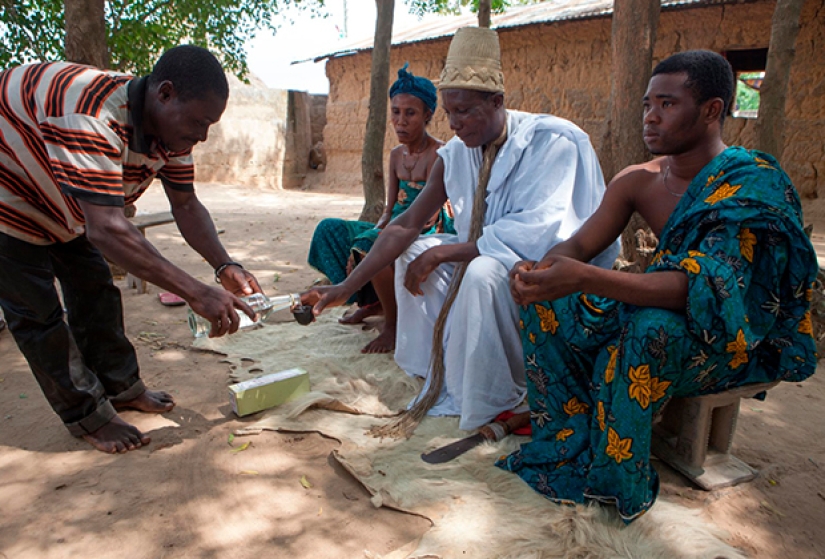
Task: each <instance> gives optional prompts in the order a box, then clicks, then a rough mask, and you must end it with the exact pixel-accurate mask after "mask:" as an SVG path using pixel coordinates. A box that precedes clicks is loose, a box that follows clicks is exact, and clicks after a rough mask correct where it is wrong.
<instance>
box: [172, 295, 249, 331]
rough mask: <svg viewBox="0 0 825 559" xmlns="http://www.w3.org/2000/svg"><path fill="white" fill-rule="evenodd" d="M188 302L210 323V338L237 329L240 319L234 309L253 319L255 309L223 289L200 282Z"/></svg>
mask: <svg viewBox="0 0 825 559" xmlns="http://www.w3.org/2000/svg"><path fill="white" fill-rule="evenodd" d="M188 303H189V306H190V307H192V310H193V311H195V312H196V313H198V314H199V315H201V316H202V317H204V318H205V319H207V320H208V321H209V322H211V323H212V330H210V331H209V337H210V338H218V337H220V336H223V335H224V334H234V333H235V332H237V331H238V325H239V324H240V319H239V317H238V313H237V312H236V311H235V309H238V310H240V311H242V312H244V313H246V315H247V316H248V317H249V318H251V319H252V320H255V311H253V310H252V309H251V308H250V307H249V305H247V304H246V303H244V302H243V301H241V300H240V299H239V298H238V297H237V296H235V295H233V294H232V293H230V292H229V291H227V290H225V289H219V288H217V287H212V286H209V285H203V284H202V288H201V289H200V290H198V292H197V294H196V296H195V297H193V298H191V299H190V300H189V301H188Z"/></svg>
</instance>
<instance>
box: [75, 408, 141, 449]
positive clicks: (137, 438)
mask: <svg viewBox="0 0 825 559" xmlns="http://www.w3.org/2000/svg"><path fill="white" fill-rule="evenodd" d="M83 438H84V439H85V440H86V441H87V442H89V443H90V444H91V445H92V446H93V447H95V448H96V449H98V450H99V451H101V452H105V453H107V454H117V453H121V454H122V453H124V452H128V451H130V450H135V449H136V448H140V447H142V446H143V445H146V444H149V443H150V442H152V439H151V438H149V437H147V436H146V435H144V434H143V433H141V432H140V431H138V429H137V427H135V426H133V425H129V424H128V423H126V422H125V421H123V420H122V419H121V418H120V417H119V416H117V415H116V416H114V417H113V418H112V420H111V421H110V422H109V423H107V424H106V425H104V426H103V427H101V428H100V429H98V430H97V431H94V432H92V433H89V434H88V435H83Z"/></svg>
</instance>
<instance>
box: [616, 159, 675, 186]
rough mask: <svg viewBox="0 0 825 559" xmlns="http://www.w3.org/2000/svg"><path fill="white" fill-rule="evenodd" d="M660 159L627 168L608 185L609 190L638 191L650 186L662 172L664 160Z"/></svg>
mask: <svg viewBox="0 0 825 559" xmlns="http://www.w3.org/2000/svg"><path fill="white" fill-rule="evenodd" d="M663 159H664V158H662V157H658V158H656V159H653V160H651V161H646V162H644V163H640V164H638V165H630V166H628V167H625V168H624V169H622V170H621V171H619V172H618V173H616V176H614V177H613V180H611V181H610V184H608V185H607V186H608V188H609V189H616V190H633V191H638V190H640V189H643V188H645V187H647V186H650V185H651V184H652V183H653V182H654V181H655V180H656V178H657V177H658V176H659V173H660V172H661V171H662V160H663Z"/></svg>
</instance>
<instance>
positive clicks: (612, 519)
mask: <svg viewBox="0 0 825 559" xmlns="http://www.w3.org/2000/svg"><path fill="white" fill-rule="evenodd" d="M336 314H337V313H336ZM374 336H375V333H374V332H363V331H362V330H361V328H359V327H357V326H345V325H341V324H338V323H337V320H336V318H334V317H331V315H330V314H329V313H328V314H327V315H324V316H322V317H320V318H319V320H318V322H316V323H314V324H312V325H310V326H308V327H302V326H299V325H297V324H295V323H284V324H275V325H267V326H265V327H263V328H261V329H258V330H255V331H251V332H244V333H242V334H239V335H235V336H226V337H224V338H218V339H212V340H210V339H199V340H196V342H195V346H196V347H198V348H201V349H205V350H210V351H215V352H218V353H221V354H224V355H225V356H226V361H227V363H228V364H229V365H230V369H231V373H230V376H231V377H232V380H233V381H241V380H246V379H248V378H251V377H255V376H260V375H262V374H267V373H272V372H277V371H280V370H284V369H290V368H293V367H301V368H303V369H305V370H307V371H308V372H309V375H310V382H311V385H312V392H310V393H309V394H307V395H305V396H303V397H301V398H300V399H298V400H294V401H292V402H289V403H287V404H284V405H282V406H280V407H278V408H275V409H272V410H268V411H267V412H264V413H263V414H262V417H261V419H260V420H259V421H258V422H257V423H254V424H252V425H251V426H250V427H248V428H246V429H244V430H242V431H240V432H239V433H238V434H253V433H259V432H261V431H262V430H278V431H301V432H318V433H321V434H323V435H325V436H328V437H332V438H335V439H337V440H339V441H340V442H341V447H340V449H338V450H336V451H335V452H334V457H335V459H336V460H337V461H338V462H339V463H341V464H342V465H343V467H344V468H346V469H347V470H348V471H349V472H351V473H352V475H353V476H355V477H356V478H357V479H358V480H359V481H360V482H361V483H362V484H363V485H364V487H366V488H367V490H368V491H369V492H370V493H371V494H372V495H373V497H372V502H373V504H374V505H375V506H377V507H378V506H385V507H391V508H394V509H398V510H401V511H405V512H408V513H411V514H417V515H420V516H422V517H425V518H427V519H429V520H430V521H431V522H432V524H433V527H432V529H431V530H429V531H428V532H427V533H426V534H425V535H424V536H423V537H422V538H421V539H420V540H418V541H414V542H410V543H409V544H407V545H405V546H404V547H402V548H400V549H397V550H395V551H394V552H392V553H390V554H389V555H385V556H383V557H384V559H403V558H408V559H410V558H422V559H423V558H443V559H451V558H454V557H456V558H457V557H462V558H467V557H472V558H474V559H484V558H502V559H503V558H511V559H516V558H519V559H545V558H568V559H585V558H587V559H590V558H593V559H596V558H628V559H630V558H632V559H642V558H644V559H647V558H650V559H677V558H685V559H698V558H708V559H717V558H726V559H739V558H744V557H745V556H744V555H743V554H742V553H741V552H740V551H738V550H736V549H734V548H732V547H731V546H729V545H727V544H726V543H725V542H724V541H723V539H722V538H723V537H724V536H725V535H724V534H722V533H720V531H719V530H718V529H716V528H715V527H714V526H713V525H711V524H709V523H708V522H707V521H706V520H705V519H703V518H702V516H701V512H700V511H695V510H691V509H687V508H685V507H682V506H679V505H676V504H674V503H669V502H667V501H666V500H665V499H662V498H660V499H659V501H658V502H657V503H656V505H655V506H654V507H653V508H652V509H651V510H650V512H648V514H646V515H644V516H643V517H641V518H640V519H638V520H636V521H635V522H634V523H632V524H631V525H630V526H625V525H624V524H623V523H622V521H621V520H620V519H619V518H618V516H617V515H616V514H615V512H614V511H613V510H612V509H610V508H606V507H600V506H587V507H586V506H577V507H567V506H559V505H555V504H553V503H552V502H550V501H548V500H546V499H545V498H543V497H542V496H540V495H539V494H537V493H536V492H534V491H533V490H532V489H531V488H530V487H529V486H528V485H527V484H525V483H524V482H522V481H521V479H520V478H518V477H517V476H515V475H513V474H511V473H508V472H505V471H502V470H500V469H498V468H496V467H495V466H494V465H493V462H494V461H495V459H496V458H497V457H498V456H500V455H502V454H506V453H508V452H510V451H512V450H514V449H516V448H517V447H518V445H519V444H520V443H521V442H523V441H525V440H527V439H526V438H524V437H515V436H511V437H508V438H506V439H504V440H503V441H500V442H499V443H495V444H490V443H485V444H483V445H480V446H478V447H476V448H474V449H472V450H471V451H469V452H467V453H466V454H464V455H462V456H460V457H459V458H457V459H455V460H453V461H450V462H447V463H445V464H438V465H431V464H427V463H425V462H423V461H422V460H421V458H420V455H421V453H422V452H427V451H429V450H432V449H434V448H438V447H440V446H443V445H445V444H448V443H450V442H453V441H455V440H457V439H460V438H463V437H466V436H469V435H470V434H471V433H468V432H466V431H461V430H459V429H458V420H457V418H453V417H427V418H426V419H425V420H424V421H423V422H422V423H421V425H420V426H419V427H418V429H417V430H416V432H415V434H414V435H413V437H411V438H410V439H409V440H401V441H397V440H389V439H383V440H379V439H375V438H373V437H371V436H369V435H367V434H366V431H367V429H369V428H370V427H371V426H373V425H376V424H380V423H382V422H385V421H387V419H386V418H387V417H388V416H391V415H393V414H394V413H396V412H397V411H398V410H400V409H403V408H404V406H405V405H406V404H407V402H408V401H409V400H410V399H411V398H412V397H413V396H414V395H415V394H416V393H417V392H418V390H419V389H420V386H421V384H420V382H419V381H417V380H415V379H411V378H409V377H407V375H406V374H404V373H403V372H402V371H401V370H400V369H399V368H398V367H397V366H396V364H395V362H394V361H393V359H392V356H391V355H362V354H361V353H360V351H359V350H360V348H361V347H363V346H364V345H365V344H366V343H367V342H368V341H369V340H370V339H371V338H372V337H374ZM367 556H368V557H371V558H374V559H378V557H379V556H378V555H371V554H369V553H367Z"/></svg>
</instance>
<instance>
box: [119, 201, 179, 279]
mask: <svg viewBox="0 0 825 559" xmlns="http://www.w3.org/2000/svg"><path fill="white" fill-rule="evenodd" d="M129 221H130V222H131V223H132V225H134V226H135V227H137V229H138V231H140V234H141V235H143V237H144V238H146V229H147V228H148V227H154V226H155V225H165V224H167V223H172V222H174V221H175V218H174V217H172V212H157V213H152V214H143V215H136V216H135V217H133V218H130V219H129ZM126 285H127V287H134V288H135V289H137V292H138V293H146V280H143V279H140V278H138V277H136V276H133V275H132V274H129V273H127V274H126Z"/></svg>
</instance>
